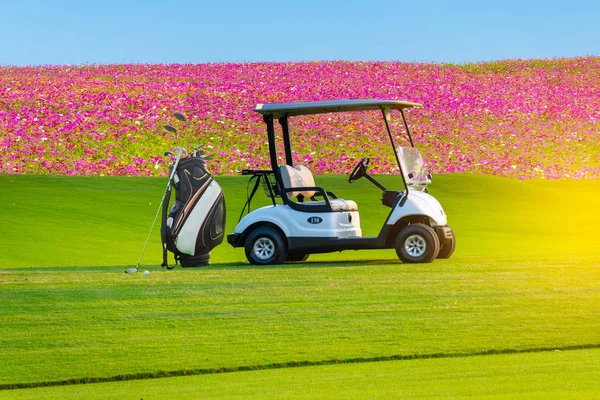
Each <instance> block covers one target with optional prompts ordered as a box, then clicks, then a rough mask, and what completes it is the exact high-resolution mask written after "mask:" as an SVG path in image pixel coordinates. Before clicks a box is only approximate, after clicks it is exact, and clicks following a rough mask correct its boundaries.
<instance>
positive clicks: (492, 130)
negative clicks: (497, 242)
mask: <svg viewBox="0 0 600 400" xmlns="http://www.w3.org/2000/svg"><path fill="white" fill-rule="evenodd" d="M363 98H381V99H398V100H408V101H415V102H419V103H423V105H424V107H423V108H422V109H413V110H408V111H407V117H408V121H409V125H410V127H411V129H412V131H413V137H414V140H415V144H416V145H417V146H418V147H420V148H421V151H422V152H423V154H424V156H425V159H426V162H427V164H428V165H429V167H430V169H431V170H432V172H434V173H448V172H471V173H482V174H491V175H499V176H507V177H514V178H520V179H524V178H548V179H563V178H566V179H597V178H599V177H600V123H599V121H600V57H585V58H575V59H555V60H507V61H498V62H490V63H478V64H466V65H450V64H424V63H401V62H343V61H340V62H298V63H244V64H229V63H218V64H197V65H140V64H134V65H84V66H40V67H11V66H0V145H1V149H2V152H1V153H0V173H27V174H30V173H39V174H68V175H72V174H77V175H130V176H137V175H139V176H149V175H164V174H165V173H166V170H167V168H166V165H167V162H168V161H169V160H168V159H166V158H165V157H163V153H164V151H165V150H169V149H173V148H175V145H176V138H175V137H174V135H173V134H171V133H168V132H166V131H165V130H164V128H163V126H164V125H165V124H172V125H174V126H176V127H177V128H178V129H179V131H180V136H179V138H178V141H179V144H180V145H183V146H184V147H188V148H191V147H193V146H194V145H195V144H203V145H204V148H205V150H206V152H207V153H208V154H210V155H212V156H213V157H214V159H213V160H212V161H210V162H209V165H208V167H209V169H210V170H211V172H213V173H214V174H221V175H231V174H237V173H239V172H240V171H241V170H242V169H243V168H267V167H268V160H269V155H268V146H267V141H266V130H265V126H264V123H263V121H262V119H261V117H260V115H259V114H257V113H255V112H253V111H252V109H253V107H254V105H255V104H257V103H277V102H296V101H316V100H332V99H363ZM175 111H178V112H182V113H184V114H185V115H186V116H187V118H188V121H187V123H181V122H179V121H177V120H175V119H174V118H173V116H172V114H173V112H175ZM392 118H393V123H392V130H393V132H394V134H395V135H396V136H397V137H398V140H399V144H401V145H406V144H407V143H408V141H407V139H406V135H405V133H404V124H403V123H402V119H401V116H400V115H399V114H394V113H392ZM290 129H291V132H292V145H293V149H294V157H295V159H296V162H298V163H300V164H303V165H306V166H308V167H310V168H311V169H312V170H313V172H314V173H335V174H346V173H348V172H349V171H350V170H351V168H352V167H353V166H354V164H355V163H356V162H357V160H358V159H360V158H361V157H364V156H369V157H371V159H372V165H373V166H374V172H379V173H390V172H393V171H394V159H393V154H392V152H391V150H390V146H389V141H388V138H387V135H386V133H385V132H386V131H385V126H384V125H383V123H382V120H381V116H380V115H379V114H378V113H376V112H361V113H350V114H329V115H322V116H307V117H297V118H293V119H290Z"/></svg>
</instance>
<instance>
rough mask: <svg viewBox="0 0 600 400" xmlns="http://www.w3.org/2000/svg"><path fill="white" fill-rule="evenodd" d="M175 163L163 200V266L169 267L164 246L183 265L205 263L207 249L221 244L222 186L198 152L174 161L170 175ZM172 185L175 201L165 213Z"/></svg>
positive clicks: (222, 235) (207, 262) (223, 222)
mask: <svg viewBox="0 0 600 400" xmlns="http://www.w3.org/2000/svg"><path fill="white" fill-rule="evenodd" d="M174 166H175V167H176V170H175V173H174V174H173V178H172V185H170V187H169V188H168V189H167V193H166V195H165V199H164V200H163V204H162V224H161V239H162V245H163V264H162V266H163V267H167V268H169V265H168V262H167V250H169V251H171V252H173V254H174V255H175V262H176V263H177V262H179V263H180V264H181V266H182V267H199V266H203V265H208V264H209V262H210V251H211V250H212V249H213V248H215V247H216V246H218V245H219V244H221V242H222V241H223V237H224V236H225V196H224V195H223V190H222V189H221V187H220V186H219V184H217V182H216V181H215V180H214V179H213V177H212V175H211V174H209V173H208V172H207V171H206V168H205V160H204V157H203V156H199V155H197V153H193V154H192V155H190V156H188V157H183V158H181V159H180V160H179V162H178V163H174V165H172V166H171V167H170V169H169V176H170V175H171V172H172V168H173V167H174ZM171 187H174V188H175V203H174V204H173V205H172V206H171V208H170V210H169V211H168V215H167V209H168V207H169V201H170V198H171ZM171 268H172V267H171Z"/></svg>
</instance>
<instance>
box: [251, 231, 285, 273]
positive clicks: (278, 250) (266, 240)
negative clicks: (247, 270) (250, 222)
mask: <svg viewBox="0 0 600 400" xmlns="http://www.w3.org/2000/svg"><path fill="white" fill-rule="evenodd" d="M245 250H246V258H247V259H248V261H249V262H250V264H254V265H267V264H283V262H284V261H285V259H286V257H287V252H286V249H285V242H284V240H283V238H282V237H281V235H280V234H279V232H277V231H276V230H275V229H272V228H269V227H262V228H257V229H255V230H253V231H252V232H251V233H250V235H249V236H248V238H247V239H246V246H245Z"/></svg>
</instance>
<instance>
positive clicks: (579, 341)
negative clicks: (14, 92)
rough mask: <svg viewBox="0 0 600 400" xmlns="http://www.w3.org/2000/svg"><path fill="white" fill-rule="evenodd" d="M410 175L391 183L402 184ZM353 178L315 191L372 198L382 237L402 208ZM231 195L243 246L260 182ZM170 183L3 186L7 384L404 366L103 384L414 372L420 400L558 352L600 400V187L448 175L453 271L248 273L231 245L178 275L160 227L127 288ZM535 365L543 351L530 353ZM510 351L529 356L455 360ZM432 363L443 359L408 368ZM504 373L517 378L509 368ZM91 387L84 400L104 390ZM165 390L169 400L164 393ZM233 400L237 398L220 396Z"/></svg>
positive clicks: (305, 382)
mask: <svg viewBox="0 0 600 400" xmlns="http://www.w3.org/2000/svg"><path fill="white" fill-rule="evenodd" d="M398 179H399V178H398V177H383V178H382V181H383V182H384V184H386V185H387V186H388V187H395V186H396V187H397V186H399V185H400V184H399V182H397V181H398ZM345 180H346V178H345V177H335V176H333V177H332V176H320V177H317V182H318V183H319V184H321V185H322V186H324V187H325V188H326V189H328V190H333V191H335V192H336V194H338V195H340V196H341V197H345V198H350V199H353V200H356V201H357V203H358V205H359V210H360V212H361V222H362V224H363V231H364V233H365V234H367V235H376V234H377V232H378V230H379V228H380V226H381V224H382V223H383V221H384V219H385V217H386V215H387V213H388V212H389V209H387V208H385V207H383V206H381V205H380V203H379V197H380V192H378V190H377V189H376V188H374V187H373V186H371V185H370V184H369V183H368V182H366V181H364V182H363V181H360V182H357V183H355V184H354V185H348V184H347V183H346V182H345ZM219 182H220V183H221V184H222V186H223V187H224V190H225V194H226V197H227V207H228V229H227V230H228V232H230V231H232V230H233V227H234V226H235V222H236V221H237V217H238V216H239V212H240V211H241V207H242V205H243V202H244V201H245V185H246V179H244V178H238V177H223V178H220V179H219ZM164 183H165V182H164V179H137V178H69V177H55V176H0V188H1V190H0V200H1V201H2V203H3V204H4V205H5V213H4V217H3V224H2V226H0V237H1V238H2V244H0V246H1V247H0V250H1V252H0V268H1V269H0V301H1V302H2V308H0V326H2V335H0V348H1V349H2V352H0V367H1V371H0V385H2V386H1V387H2V388H10V387H18V386H19V384H34V385H37V384H42V383H44V382H57V383H58V382H60V381H65V382H64V383H70V382H72V381H73V380H77V379H79V380H82V379H84V378H91V379H89V380H91V381H103V380H110V379H115V380H116V379H129V378H136V377H153V376H156V377H159V376H166V375H169V374H170V375H184V374H203V373H207V372H218V369H223V370H226V371H235V370H236V369H240V368H241V369H243V368H245V367H248V369H249V368H256V369H261V368H272V367H273V366H276V367H293V366H297V365H305V364H306V365H310V364H319V363H324V364H333V363H338V362H340V363H344V362H364V361H370V360H376V359H381V360H386V359H389V360H394V359H401V360H402V361H394V362H389V363H361V364H348V365H344V366H334V365H326V366H320V367H306V368H304V367H303V368H291V369H286V370H285V371H284V370H277V371H275V370H271V369H269V370H264V371H252V372H243V373H242V372H234V373H228V374H222V375H219V376H218V377H217V376H211V377H208V376H206V377H180V378H176V379H175V378H173V379H162V380H156V381H136V382H115V383H110V384H108V383H103V384H97V385H98V386H97V387H98V388H100V387H107V386H105V385H112V386H110V387H113V388H115V387H117V389H114V390H117V392H118V393H122V394H123V395H137V394H139V393H146V394H145V396H148V398H152V396H151V394H147V392H142V391H136V390H137V389H136V388H139V387H140V386H136V385H139V384H140V382H152V385H157V387H161V388H163V389H161V390H163V392H160V393H162V394H160V393H157V395H159V394H160V395H161V396H163V397H169V396H172V397H173V398H175V397H178V396H179V395H182V396H183V395H187V396H190V397H194V395H193V392H192V393H189V392H186V390H187V389H186V388H188V384H186V383H182V382H188V381H187V380H189V382H190V383H189V385H192V386H193V385H196V386H193V387H198V391H202V387H203V385H207V386H213V385H216V386H215V387H218V385H219V384H221V385H223V387H228V386H231V385H233V386H234V387H235V386H237V387H238V388H240V390H242V389H243V388H241V387H240V385H242V383H240V380H245V379H249V380H250V381H253V380H254V379H256V381H257V382H260V381H261V379H264V380H266V381H272V382H273V386H274V387H281V388H285V387H287V386H286V382H287V381H288V380H290V379H291V378H290V377H294V376H298V377H299V380H298V382H294V386H292V387H293V388H294V389H293V390H294V391H295V392H294V393H296V394H298V393H301V394H303V395H305V396H307V397H313V396H311V393H312V394H313V395H314V397H318V393H314V392H311V390H312V389H311V388H312V387H313V386H314V385H316V386H317V387H320V386H319V385H321V386H322V387H324V388H326V387H331V388H335V387H336V386H335V385H334V384H333V383H332V384H328V383H327V382H328V381H339V380H340V379H342V380H343V378H333V377H335V376H338V375H336V374H340V376H346V377H348V376H352V374H361V372H357V371H360V368H369V371H374V372H373V376H372V378H373V380H374V381H377V379H379V378H378V376H379V377H386V376H389V374H394V372H393V371H395V370H396V368H398V370H399V371H408V370H412V368H413V367H411V366H410V365H411V364H410V363H415V364H412V365H415V367H414V368H415V371H416V372H415V374H417V373H420V374H421V375H419V376H420V377H418V376H416V375H415V377H414V381H415V382H422V386H425V387H426V388H429V389H431V391H430V392H428V391H427V390H425V389H424V388H421V389H419V390H420V391H418V392H414V393H415V395H419V396H425V395H434V396H439V395H442V394H443V393H440V392H436V391H435V390H436V387H437V388H439V387H440V386H436V385H437V384H438V383H439V382H438V383H436V379H435V377H436V376H437V372H436V371H437V369H436V368H442V369H445V368H452V367H451V366H455V367H456V368H463V370H462V371H464V374H463V373H457V374H456V375H448V376H446V378H445V379H447V381H446V383H445V384H449V385H459V382H460V381H461V380H462V379H466V378H468V377H469V376H471V377H472V376H473V375H470V374H472V373H473V371H475V370H480V369H481V368H492V366H493V365H495V364H496V361H494V360H495V358H494V357H515V363H517V364H518V365H524V366H526V365H528V363H529V364H530V365H531V366H532V367H531V368H532V370H535V368H537V367H536V365H546V364H547V363H550V364H551V361H550V359H546V358H544V357H550V356H549V355H546V354H547V353H543V352H542V353H540V352H537V351H543V350H552V352H551V353H552V354H554V353H555V352H554V351H553V350H555V349H559V350H563V351H561V352H560V353H561V355H562V354H567V353H568V354H569V355H568V356H566V357H568V359H562V360H563V361H560V362H559V364H560V363H561V362H563V364H560V365H563V366H564V371H563V373H564V374H567V376H568V374H569V373H572V374H573V375H572V378H574V379H575V378H577V379H578V380H577V382H579V383H578V386H577V387H573V390H577V391H582V392H586V391H595V392H593V393H595V395H600V394H599V393H598V386H597V382H598V381H599V380H600V376H599V373H598V370H597V369H593V368H587V369H584V370H580V369H577V368H575V367H574V366H577V365H587V364H585V363H586V362H588V363H589V360H590V359H592V360H597V359H598V351H597V350H593V349H596V348H599V347H600V311H598V310H599V309H598V306H597V305H598V304H600V245H598V228H597V227H598V226H600V213H598V211H597V210H599V209H600V182H597V181H591V182H590V181H579V182H578V181H561V182H548V181H524V182H520V181H514V180H507V179H501V178H493V177H486V176H478V175H441V176H436V177H435V180H434V184H433V186H432V188H431V193H432V194H433V195H434V196H436V197H437V198H438V199H439V200H440V201H441V203H442V205H443V206H444V208H445V211H446V213H447V214H448V215H449V224H450V225H451V226H452V227H453V228H454V229H455V231H456V234H457V237H458V247H457V251H456V253H455V255H454V256H453V257H452V258H451V259H450V260H443V261H435V262H434V263H432V264H427V265H403V264H401V263H400V262H399V261H398V260H397V258H396V256H395V253H394V252H393V251H377V252H374V251H371V252H370V251H362V252H344V253H336V254H331V255H319V256H312V257H311V258H310V259H309V262H307V263H303V264H289V265H285V266H277V267H253V266H250V265H248V264H247V263H245V260H244V256H243V251H242V250H240V249H235V250H234V249H232V248H231V247H229V246H228V245H227V244H224V245H222V246H220V247H219V248H217V249H216V250H215V251H214V252H213V265H212V266H210V267H207V268H201V269H181V268H177V269H175V270H173V271H162V270H161V268H160V267H158V266H157V265H158V264H159V263H160V246H159V244H158V229H157V230H156V231H155V235H154V236H153V239H152V240H153V242H152V245H151V246H149V249H148V252H147V255H146V257H145V258H144V265H149V266H147V267H146V266H145V267H144V268H145V269H146V268H147V269H148V270H150V271H151V274H150V275H149V276H144V275H142V274H140V273H138V274H133V275H126V274H124V273H123V272H122V271H123V269H124V266H127V265H133V264H135V263H136V262H137V258H138V256H139V253H140V251H141V248H142V246H143V242H144V240H145V237H146V235H147V233H148V229H149V227H150V224H151V222H152V218H153V217H154V214H155V212H156V207H157V205H158V201H159V200H160V197H161V196H162V190H163V188H164ZM150 203H151V204H150ZM569 349H591V350H571V351H566V350H569ZM527 351H536V352H537V353H521V352H527ZM503 352H505V353H519V354H506V355H503V356H499V355H497V356H481V357H462V358H443V357H448V356H469V355H473V354H485V353H503ZM419 357H421V358H428V357H431V358H433V357H437V358H441V359H436V360H433V359H427V360H403V359H405V358H419ZM545 360H547V362H546V361H545ZM553 360H556V359H553ZM585 360H588V361H585ZM557 362H558V361H557ZM417 363H418V364H417ZM440 363H441V364H440ZM582 363H583V364H582ZM274 364H277V365H274ZM592 364H593V363H592ZM416 365H418V367H416ZM444 365H447V367H444ZM552 365H554V364H552ZM569 366H572V367H573V368H569ZM311 368H315V371H318V372H315V373H314V376H313V373H311V372H307V371H309V370H310V369H311ZM386 368H387V370H386ZM557 368H559V369H561V371H562V370H563V367H557ZM417 370H418V371H421V372H418V371H417ZM327 371H329V372H327ZM378 371H380V372H378ZM386 371H387V372H386ZM390 371H392V372H390ZM469 371H470V372H469ZM490 371H492V370H490ZM518 371H519V370H515V372H514V373H515V376H520V377H522V378H521V380H520V382H523V383H522V385H523V387H525V386H528V385H529V386H530V385H531V384H532V382H536V381H538V380H540V379H543V380H550V381H552V380H554V378H552V376H553V375H552V374H554V372H552V371H545V372H544V371H541V372H540V373H539V374H537V375H536V374H534V373H532V374H530V379H529V380H527V379H526V378H523V377H526V376H527V371H529V369H527V368H525V371H521V372H518ZM506 373H508V374H510V369H509V368H507V369H506V370H504V372H498V374H499V376H503V375H502V374H506ZM240 374H242V375H243V376H244V377H240ZM246 374H250V376H252V378H245V376H247V375H246ZM252 374H256V375H252ZM269 374H271V375H269ZM490 374H491V375H489V376H488V377H487V378H484V377H482V378H481V379H482V380H481V382H482V383H481V385H482V390H481V391H475V392H468V393H467V392H465V393H463V392H457V394H456V395H471V394H478V393H479V394H488V395H489V394H490V392H489V391H486V390H484V389H485V388H486V387H487V388H491V387H492V386H493V385H495V384H497V380H496V379H495V378H494V377H495V375H494V373H493V372H490ZM545 374H546V375H545ZM254 376H256V377H254ZM307 376H311V378H310V379H309V378H307ZM428 376H429V377H430V378H429V379H428V378H427V377H428ZM211 379H214V381H213V380H211ZM452 379H455V381H454V383H452V382H451V381H452ZM217 381H219V382H221V383H215V382H217ZM319 382H320V383H319ZM381 382H383V383H382V384H381V385H380V386H381V391H378V389H377V387H379V385H377V386H374V387H373V388H372V389H373V391H372V392H368V393H367V392H365V394H364V395H365V396H367V397H373V396H377V395H378V394H380V395H385V396H387V395H389V393H391V392H389V390H391V389H393V388H395V387H396V386H394V385H395V383H394V384H392V383H390V384H389V386H385V382H387V380H386V379H383V378H382V380H381ZM411 382H412V380H411ZM347 384H348V385H349V386H348V390H349V391H350V392H349V393H352V391H354V392H359V391H360V390H362V389H363V388H364V383H361V381H360V380H356V379H349V380H347ZM278 385H279V386H278ZM486 385H487V386H486ZM242 386H243V385H242ZM259 386H260V385H259ZM83 387H84V386H76V387H75V386H74V387H55V388H47V389H26V390H19V391H13V392H0V393H1V394H2V395H4V394H7V393H10V394H12V395H14V396H17V395H19V396H21V395H22V396H25V397H27V396H31V397H50V396H56V397H61V396H62V395H64V396H67V395H68V394H69V393H82V394H80V395H79V396H80V397H88V396H87V395H85V394H84V392H77V390H84V389H76V388H83ZM93 387H94V386H90V387H89V388H90V389H87V388H86V389H85V390H90V391H91V392H93V389H92V388H93ZM165 387H169V388H170V390H171V391H170V392H164V390H166V389H165ZM401 387H404V386H401ZM401 387H398V389H397V390H401ZM130 389H131V391H128V390H130ZM40 390H46V391H47V392H43V393H46V394H43V395H42V394H40V393H42V392H36V391H40ZM73 390H75V392H73ZM111 390H112V389H111ZM332 390H333V389H332ZM423 390H425V391H423ZM515 390H516V389H515ZM540 390H541V391H542V392H549V393H553V392H554V393H555V395H556V396H558V397H560V396H559V395H560V394H564V392H565V390H566V391H568V389H565V386H561V385H559V384H557V385H554V386H553V385H549V386H543V387H542V389H540ZM36 393H37V394H36ZM107 393H108V392H107ZM165 393H167V394H165ZM186 393H187V394H186ZM220 393H223V394H224V393H225V392H219V391H215V392H214V393H213V395H219V394H220ZM260 393H261V392H255V395H256V396H260ZM263 393H264V392H263ZM294 393H288V395H293V394H294ZM361 393H362V392H361ZM436 393H437V394H436ZM449 393H450V392H449ZM491 393H492V394H493V392H491ZM498 393H499V392H498ZM574 393H575V392H574ZM235 394H236V393H232V395H235ZM238 394H239V393H238ZM499 394H501V393H499ZM71 395H72V396H75V395H73V394H71ZM272 396H275V394H272ZM116 397H120V396H116ZM144 398H145V397H144Z"/></svg>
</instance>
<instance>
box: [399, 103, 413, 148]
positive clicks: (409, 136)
mask: <svg viewBox="0 0 600 400" xmlns="http://www.w3.org/2000/svg"><path fill="white" fill-rule="evenodd" d="M400 113H401V114H402V120H403V121H404V127H405V128H406V134H407V135H408V140H410V145H411V147H415V144H414V143H413V141H412V136H411V134H410V129H408V123H407V122H406V116H405V115H404V110H403V109H400Z"/></svg>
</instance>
